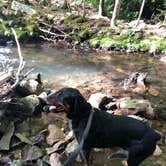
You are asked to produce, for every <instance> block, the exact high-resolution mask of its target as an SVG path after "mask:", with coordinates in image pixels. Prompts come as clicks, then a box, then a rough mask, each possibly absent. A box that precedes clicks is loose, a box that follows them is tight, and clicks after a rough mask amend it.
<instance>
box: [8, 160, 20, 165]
mask: <svg viewBox="0 0 166 166" xmlns="http://www.w3.org/2000/svg"><path fill="white" fill-rule="evenodd" d="M22 165H23V161H21V160H13V162H12V163H11V165H10V166H22Z"/></svg>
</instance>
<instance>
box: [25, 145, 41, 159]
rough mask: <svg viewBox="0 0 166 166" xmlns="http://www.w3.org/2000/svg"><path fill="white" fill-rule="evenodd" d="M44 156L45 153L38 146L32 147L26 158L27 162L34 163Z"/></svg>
mask: <svg viewBox="0 0 166 166" xmlns="http://www.w3.org/2000/svg"><path fill="white" fill-rule="evenodd" d="M42 156H43V151H42V150H41V149H40V148H39V147H38V146H32V147H31V148H30V149H29V151H28V155H27V158H26V161H34V160H37V159H39V158H40V157H42Z"/></svg>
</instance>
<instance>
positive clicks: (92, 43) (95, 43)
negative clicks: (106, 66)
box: [90, 37, 100, 47]
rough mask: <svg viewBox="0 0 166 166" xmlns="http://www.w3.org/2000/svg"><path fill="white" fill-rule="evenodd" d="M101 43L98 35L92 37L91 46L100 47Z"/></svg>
mask: <svg viewBox="0 0 166 166" xmlns="http://www.w3.org/2000/svg"><path fill="white" fill-rule="evenodd" d="M99 45H100V40H99V38H98V37H94V38H92V39H90V46H91V47H98V46H99Z"/></svg>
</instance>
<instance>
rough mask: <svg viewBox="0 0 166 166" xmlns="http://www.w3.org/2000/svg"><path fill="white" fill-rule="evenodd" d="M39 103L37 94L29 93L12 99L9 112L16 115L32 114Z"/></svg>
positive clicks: (25, 115) (26, 115)
mask: <svg viewBox="0 0 166 166" xmlns="http://www.w3.org/2000/svg"><path fill="white" fill-rule="evenodd" d="M39 105H40V100H39V98H38V96H37V95H29V96H26V97H22V98H19V99H13V101H12V102H11V103H10V105H9V110H12V111H10V112H9V114H11V115H14V116H16V117H24V118H25V117H28V116H32V115H33V114H34V113H35V112H36V111H37V106H39Z"/></svg>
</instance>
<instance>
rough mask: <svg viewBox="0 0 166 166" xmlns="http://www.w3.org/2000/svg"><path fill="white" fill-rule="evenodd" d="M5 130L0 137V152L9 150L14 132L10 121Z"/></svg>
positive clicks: (12, 123)
mask: <svg viewBox="0 0 166 166" xmlns="http://www.w3.org/2000/svg"><path fill="white" fill-rule="evenodd" d="M5 129H6V131H5V133H4V135H3V136H2V138H1V139H0V150H9V149H10V142H11V138H12V136H13V133H14V130H15V126H14V122H12V121H11V122H10V123H9V124H8V126H7V128H5Z"/></svg>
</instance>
